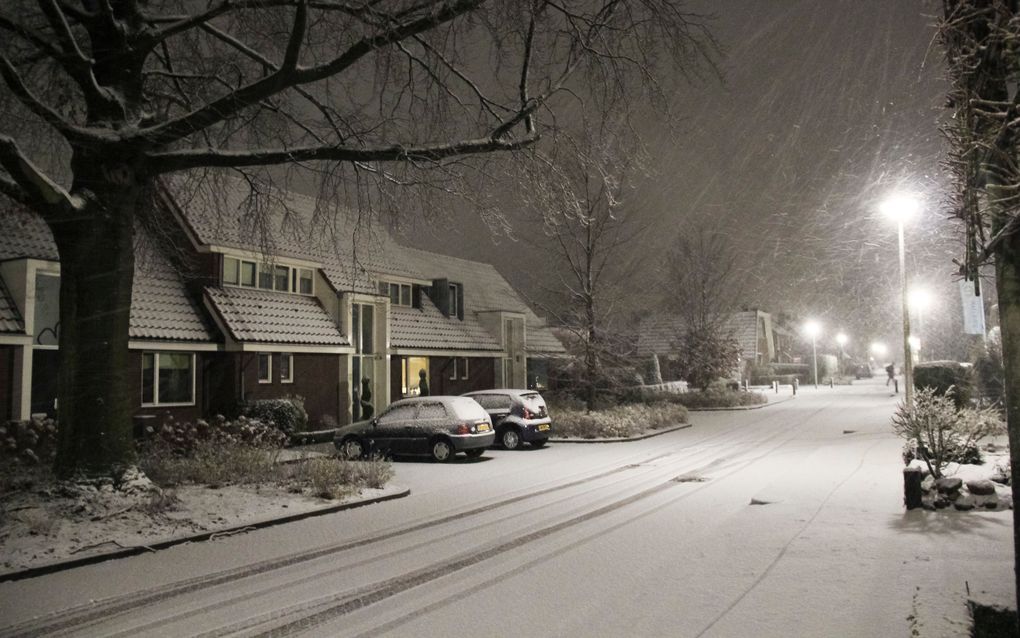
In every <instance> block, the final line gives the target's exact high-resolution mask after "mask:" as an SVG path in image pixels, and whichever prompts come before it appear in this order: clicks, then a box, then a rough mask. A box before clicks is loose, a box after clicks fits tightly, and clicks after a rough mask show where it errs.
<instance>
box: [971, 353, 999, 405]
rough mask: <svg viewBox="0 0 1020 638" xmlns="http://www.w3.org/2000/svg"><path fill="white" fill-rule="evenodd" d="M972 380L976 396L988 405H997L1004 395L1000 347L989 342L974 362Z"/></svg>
mask: <svg viewBox="0 0 1020 638" xmlns="http://www.w3.org/2000/svg"><path fill="white" fill-rule="evenodd" d="M974 380H975V385H976V386H977V391H978V394H979V395H980V396H981V398H982V399H983V400H985V401H987V402H989V403H993V404H994V403H999V402H1001V401H1002V397H1003V395H1004V394H1005V372H1004V370H1003V367H1002V345H1001V344H1000V343H998V342H997V341H991V342H990V343H989V344H988V346H987V347H986V348H982V350H981V352H980V353H979V354H978V356H977V358H976V359H975V361H974Z"/></svg>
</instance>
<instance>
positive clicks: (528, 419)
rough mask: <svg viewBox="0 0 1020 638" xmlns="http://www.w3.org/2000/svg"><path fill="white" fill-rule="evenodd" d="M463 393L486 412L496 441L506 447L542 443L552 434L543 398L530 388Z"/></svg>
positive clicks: (532, 445)
mask: <svg viewBox="0 0 1020 638" xmlns="http://www.w3.org/2000/svg"><path fill="white" fill-rule="evenodd" d="M464 396H465V397H471V398H472V399H474V400H475V401H477V402H478V403H479V404H481V406H482V407H483V408H485V411H486V412H488V413H489V417H490V418H491V419H492V425H493V427H494V428H495V429H496V444H497V445H500V446H502V447H504V448H506V449H507V450H516V449H517V448H519V447H521V445H522V444H524V443H530V444H531V447H542V446H543V445H545V444H546V441H548V440H549V435H550V434H552V419H550V418H549V412H548V410H547V409H546V406H545V399H543V398H542V395H540V394H539V393H537V392H535V391H534V390H479V391H477V392H468V393H467V394H465V395H464Z"/></svg>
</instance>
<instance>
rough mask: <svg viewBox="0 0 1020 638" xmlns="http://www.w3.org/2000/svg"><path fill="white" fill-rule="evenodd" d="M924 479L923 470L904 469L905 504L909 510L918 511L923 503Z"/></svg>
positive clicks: (914, 468) (915, 468)
mask: <svg viewBox="0 0 1020 638" xmlns="http://www.w3.org/2000/svg"><path fill="white" fill-rule="evenodd" d="M922 478H923V476H922V472H921V468H919V467H905V468H903V504H904V505H906V506H907V509H908V510H913V509H917V508H918V507H921V506H922V503H921V479H922Z"/></svg>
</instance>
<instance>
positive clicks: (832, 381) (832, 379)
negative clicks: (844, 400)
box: [829, 377, 836, 388]
mask: <svg viewBox="0 0 1020 638" xmlns="http://www.w3.org/2000/svg"><path fill="white" fill-rule="evenodd" d="M829 387H830V388H834V387H836V380H835V379H834V378H833V377H829Z"/></svg>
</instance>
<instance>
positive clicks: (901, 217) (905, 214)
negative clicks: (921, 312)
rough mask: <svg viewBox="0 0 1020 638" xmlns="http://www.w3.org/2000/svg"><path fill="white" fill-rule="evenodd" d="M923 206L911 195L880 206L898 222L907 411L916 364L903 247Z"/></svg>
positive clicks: (904, 250) (893, 197)
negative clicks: (905, 226) (907, 227)
mask: <svg viewBox="0 0 1020 638" xmlns="http://www.w3.org/2000/svg"><path fill="white" fill-rule="evenodd" d="M920 208H921V205H920V204H919V203H918V201H917V199H916V198H914V197H911V196H910V195H903V194H900V195H893V196H891V197H889V198H888V199H886V200H885V201H884V202H882V204H881V205H880V206H879V209H880V210H881V211H882V214H883V215H885V216H886V217H888V218H889V219H891V220H892V221H894V222H896V231H897V237H898V239H899V249H900V287H901V289H902V290H901V293H902V296H903V299H902V301H903V385H904V386H905V389H904V398H905V401H904V404H905V405H906V407H907V410H913V408H914V362H913V358H914V357H913V354H912V352H911V349H910V305H909V303H908V302H909V300H908V298H907V257H906V249H905V248H904V246H903V224H904V223H905V222H907V221H908V220H909V219H910V218H912V217H913V216H914V215H916V214H917V213H918V211H919V210H920Z"/></svg>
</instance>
